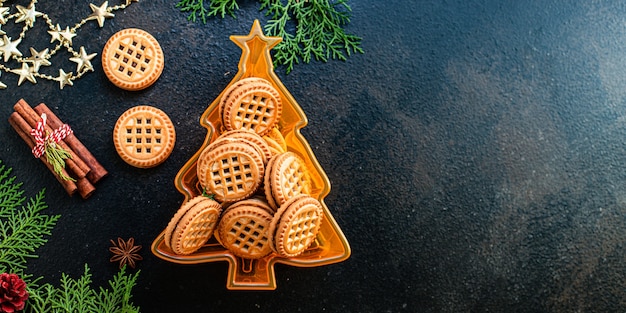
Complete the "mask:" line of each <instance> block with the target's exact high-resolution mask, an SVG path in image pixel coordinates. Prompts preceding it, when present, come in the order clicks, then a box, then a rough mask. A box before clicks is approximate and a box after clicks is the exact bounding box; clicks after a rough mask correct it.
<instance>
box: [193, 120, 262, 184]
mask: <svg viewBox="0 0 626 313" xmlns="http://www.w3.org/2000/svg"><path fill="white" fill-rule="evenodd" d="M228 133H229V132H226V133H224V134H223V135H221V136H220V137H218V138H217V139H216V140H215V141H213V142H212V143H211V144H209V145H208V146H207V147H206V148H204V150H202V153H200V156H199V157H198V162H197V163H196V173H197V176H198V181H199V182H200V185H201V186H206V182H207V179H206V173H207V170H206V169H207V162H208V161H210V159H209V153H210V152H211V151H213V150H215V148H217V147H219V146H221V145H223V144H226V143H239V144H246V145H248V146H250V147H251V148H253V149H254V150H255V151H256V152H257V153H258V156H259V157H260V158H261V159H262V161H263V164H265V163H266V161H267V160H266V159H265V154H264V153H263V151H262V148H261V147H259V146H258V145H257V144H255V143H253V142H251V141H250V140H247V139H243V138H234V137H232V136H225V135H226V134H228Z"/></svg>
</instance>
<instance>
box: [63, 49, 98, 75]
mask: <svg viewBox="0 0 626 313" xmlns="http://www.w3.org/2000/svg"><path fill="white" fill-rule="evenodd" d="M96 55H98V54H97V53H92V54H87V52H85V47H80V53H79V56H77V57H72V58H70V61H72V62H76V72H78V73H80V72H81V71H82V70H83V68H85V71H93V65H91V59H93V58H94V57H95V56H96Z"/></svg>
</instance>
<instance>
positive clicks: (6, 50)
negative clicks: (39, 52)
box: [0, 35, 22, 62]
mask: <svg viewBox="0 0 626 313" xmlns="http://www.w3.org/2000/svg"><path fill="white" fill-rule="evenodd" d="M20 42H22V39H21V38H20V39H18V40H14V41H11V38H9V37H7V35H3V37H2V46H0V54H1V55H3V56H4V62H8V61H9V60H10V59H11V57H12V56H14V55H15V56H18V57H21V56H22V53H21V52H20V50H18V49H17V45H19V44H20Z"/></svg>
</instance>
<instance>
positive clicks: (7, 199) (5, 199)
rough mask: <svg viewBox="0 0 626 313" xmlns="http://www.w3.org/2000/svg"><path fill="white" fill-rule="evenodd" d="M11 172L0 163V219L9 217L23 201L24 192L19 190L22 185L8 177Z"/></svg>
mask: <svg viewBox="0 0 626 313" xmlns="http://www.w3.org/2000/svg"><path fill="white" fill-rule="evenodd" d="M11 170H12V169H11V168H6V167H5V165H4V164H2V161H0V218H7V217H9V216H10V213H11V212H12V211H13V210H14V209H15V208H17V207H19V206H21V205H22V203H23V202H24V200H25V198H24V197H22V195H23V194H24V191H23V190H21V189H20V187H22V183H16V182H15V177H9V175H10V174H11Z"/></svg>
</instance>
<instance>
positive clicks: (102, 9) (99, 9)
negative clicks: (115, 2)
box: [87, 1, 115, 27]
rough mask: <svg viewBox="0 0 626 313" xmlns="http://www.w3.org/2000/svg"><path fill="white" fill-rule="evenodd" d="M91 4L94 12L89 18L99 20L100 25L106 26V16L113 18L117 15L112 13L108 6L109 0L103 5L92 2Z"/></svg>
mask: <svg viewBox="0 0 626 313" xmlns="http://www.w3.org/2000/svg"><path fill="white" fill-rule="evenodd" d="M89 6H90V7H91V11H93V13H91V15H89V17H87V20H96V21H98V25H99V26H100V27H103V26H104V20H105V19H106V18H112V17H114V16H115V14H113V13H111V12H110V11H109V9H108V8H107V7H108V6H109V1H104V3H102V5H101V6H96V5H95V4H93V3H90V4H89Z"/></svg>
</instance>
